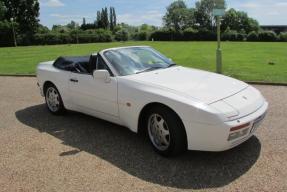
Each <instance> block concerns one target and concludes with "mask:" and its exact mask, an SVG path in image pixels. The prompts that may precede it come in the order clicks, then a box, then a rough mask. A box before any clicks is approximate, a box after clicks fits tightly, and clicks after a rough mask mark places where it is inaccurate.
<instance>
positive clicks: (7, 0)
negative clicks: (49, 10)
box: [2, 0, 40, 34]
mask: <svg viewBox="0 0 287 192" xmlns="http://www.w3.org/2000/svg"><path fill="white" fill-rule="evenodd" d="M2 1H3V2H4V5H5V7H6V8H7V11H6V13H5V19H6V20H8V21H9V20H10V19H11V18H13V19H14V20H15V22H16V23H18V24H19V31H20V33H22V34H33V33H35V32H36V30H37V28H38V24H39V19H38V17H39V10H40V6H39V2H38V0H25V1H23V0H2Z"/></svg>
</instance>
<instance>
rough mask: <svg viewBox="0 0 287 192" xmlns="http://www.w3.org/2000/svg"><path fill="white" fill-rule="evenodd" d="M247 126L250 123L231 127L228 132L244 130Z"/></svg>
mask: <svg viewBox="0 0 287 192" xmlns="http://www.w3.org/2000/svg"><path fill="white" fill-rule="evenodd" d="M249 125H250V123H246V124H243V125H240V126H237V127H232V128H231V129H230V131H237V130H239V129H242V128H246V127H248V126H249Z"/></svg>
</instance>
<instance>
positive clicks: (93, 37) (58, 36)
mask: <svg viewBox="0 0 287 192" xmlns="http://www.w3.org/2000/svg"><path fill="white" fill-rule="evenodd" d="M111 41H112V34H111V32H110V31H107V30H103V29H99V30H92V31H87V32H84V33H83V32H81V31H72V32H71V33H58V32H49V33H46V34H40V33H37V34H35V35H34V39H33V44H35V45H55V44H69V43H77V42H79V43H96V42H111Z"/></svg>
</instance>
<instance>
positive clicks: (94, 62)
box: [54, 55, 112, 75]
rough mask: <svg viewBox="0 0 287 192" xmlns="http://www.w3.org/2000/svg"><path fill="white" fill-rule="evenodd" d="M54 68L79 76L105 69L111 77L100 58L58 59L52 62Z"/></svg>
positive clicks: (93, 56)
mask: <svg viewBox="0 0 287 192" xmlns="http://www.w3.org/2000/svg"><path fill="white" fill-rule="evenodd" d="M54 67H56V68H58V69H61V70H65V71H71V72H74V73H81V74H92V73H93V71H94V70H96V69H97V70H100V69H106V70H108V71H109V73H110V74H111V75H112V73H111V71H110V69H109V68H108V67H107V65H106V63H105V62H104V60H103V59H102V58H101V57H98V56H95V55H92V56H80V57H59V58H58V59H57V60H56V61H55V62H54Z"/></svg>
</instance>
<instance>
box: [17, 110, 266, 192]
mask: <svg viewBox="0 0 287 192" xmlns="http://www.w3.org/2000/svg"><path fill="white" fill-rule="evenodd" d="M16 117H17V119H18V120H19V121H20V122H22V123H23V124H25V125H27V126H29V127H31V128H34V129H37V130H39V131H40V132H45V133H48V134H50V135H52V136H54V137H56V138H58V139H60V140H62V141H63V144H64V145H68V146H72V147H73V148H76V149H77V150H72V151H67V152H63V153H61V154H59V155H60V156H67V155H75V154H77V153H79V152H80V151H85V152H88V153H90V154H93V155H96V156H98V157H100V158H102V159H104V160H106V161H108V162H110V163H112V164H113V165H114V166H117V167H118V168H120V169H122V170H124V171H126V172H127V173H129V174H131V175H133V176H135V177H138V178H140V179H142V180H145V181H148V182H151V183H155V184H159V185H162V186H168V187H174V188H180V189H206V188H216V187H222V186H225V185H227V184H229V183H231V182H232V181H234V180H236V179H237V178H239V177H240V176H241V175H243V174H244V173H246V172H247V171H248V170H249V169H250V168H251V167H252V166H253V165H254V164H255V162H256V161H257V159H258V157H259V155H260V150H261V144H260V142H259V140H258V139H257V138H256V137H252V138H251V139H250V140H249V141H247V142H246V143H244V144H242V145H241V146H239V147H237V148H234V149H232V150H229V151H226V152H220V153H208V152H192V151H190V152H187V153H186V154H184V155H182V156H180V157H176V158H170V159H168V158H163V157H161V156H159V155H157V154H156V153H155V152H154V151H153V150H152V147H151V146H150V145H149V144H148V141H147V139H145V138H143V137H141V136H138V135H136V134H134V133H132V132H131V131H129V130H128V129H127V128H124V127H120V126H118V125H115V124H112V123H109V122H106V121H103V120H100V119H97V118H94V117H90V116H86V115H83V114H79V113H74V112H69V113H68V114H67V115H66V116H60V117H57V116H53V115H51V114H50V113H49V112H48V111H47V110H46V107H45V105H37V106H32V107H29V108H26V109H23V110H19V111H17V112H16Z"/></svg>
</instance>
